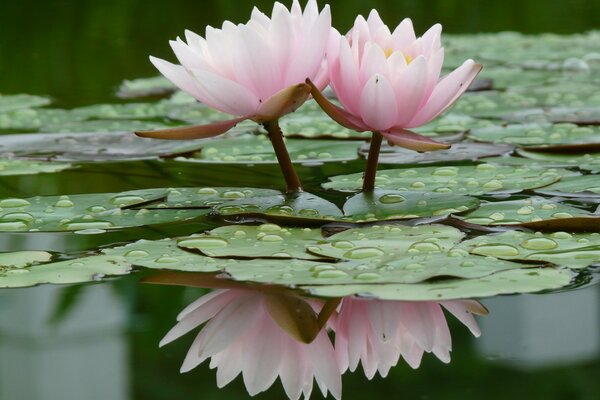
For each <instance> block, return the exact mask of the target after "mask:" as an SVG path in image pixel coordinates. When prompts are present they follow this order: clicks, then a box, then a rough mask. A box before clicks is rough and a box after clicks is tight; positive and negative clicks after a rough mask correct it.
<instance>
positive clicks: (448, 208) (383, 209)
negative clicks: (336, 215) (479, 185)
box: [344, 189, 479, 222]
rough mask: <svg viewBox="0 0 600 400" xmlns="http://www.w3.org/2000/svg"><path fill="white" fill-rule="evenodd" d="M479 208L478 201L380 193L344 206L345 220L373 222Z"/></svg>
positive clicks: (441, 195)
mask: <svg viewBox="0 0 600 400" xmlns="http://www.w3.org/2000/svg"><path fill="white" fill-rule="evenodd" d="M478 206H479V200H477V199H476V198H474V197H467V196H461V195H455V194H446V193H422V192H399V191H394V190H381V189H377V190H375V191H374V192H372V193H358V194H356V195H354V196H352V197H351V198H350V199H348V201H346V203H345V204H344V215H345V216H346V218H344V220H349V221H352V222H370V221H382V220H391V219H409V218H420V217H435V216H444V215H449V214H456V213H462V212H465V211H468V210H471V209H474V208H477V207H478Z"/></svg>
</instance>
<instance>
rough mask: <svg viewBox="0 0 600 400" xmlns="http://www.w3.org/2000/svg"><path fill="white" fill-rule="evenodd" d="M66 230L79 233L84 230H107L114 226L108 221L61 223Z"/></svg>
mask: <svg viewBox="0 0 600 400" xmlns="http://www.w3.org/2000/svg"><path fill="white" fill-rule="evenodd" d="M61 225H64V226H65V228H66V229H68V230H75V231H81V230H86V229H107V228H112V227H113V226H114V225H113V224H112V222H108V221H93V222H69V221H68V220H67V222H66V223H61Z"/></svg>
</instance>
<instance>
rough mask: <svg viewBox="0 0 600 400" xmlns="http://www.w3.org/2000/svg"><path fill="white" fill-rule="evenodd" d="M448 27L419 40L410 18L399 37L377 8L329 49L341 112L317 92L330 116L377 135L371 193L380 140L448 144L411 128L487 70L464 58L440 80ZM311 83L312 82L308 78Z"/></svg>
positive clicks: (424, 147) (415, 146) (368, 178)
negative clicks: (443, 32)
mask: <svg viewBox="0 0 600 400" xmlns="http://www.w3.org/2000/svg"><path fill="white" fill-rule="evenodd" d="M441 31H442V27H441V25H439V24H436V25H434V26H433V27H431V28H430V29H429V30H428V31H427V32H425V34H424V35H423V36H422V37H419V38H417V37H416V35H415V32H414V29H413V25H412V21H411V20H410V19H408V18H407V19H404V20H403V21H402V22H401V23H400V24H399V25H398V27H396V29H394V31H393V32H391V31H390V29H389V28H388V27H387V26H386V25H385V24H384V23H383V21H382V20H381V18H380V17H379V14H378V13H377V11H375V10H373V11H372V12H371V13H370V14H369V17H368V19H367V20H365V19H364V18H363V17H362V16H359V17H357V18H356V20H355V23H354V27H353V28H352V29H351V31H350V32H349V33H348V34H347V35H346V36H340V35H339V34H338V35H337V36H338V38H337V40H334V39H332V42H333V44H332V45H331V47H330V48H329V50H328V53H327V59H328V63H329V76H330V80H331V87H332V88H333V90H334V91H335V94H336V96H337V98H338V100H339V102H340V103H341V105H342V106H343V108H342V107H338V106H336V105H335V104H333V103H331V102H330V101H328V100H327V99H326V98H325V97H324V96H323V95H322V94H321V93H320V90H319V88H318V86H316V85H313V88H312V95H313V96H314V97H315V100H317V102H318V103H319V105H320V106H321V107H322V108H323V109H324V111H325V112H327V114H329V116H330V117H331V118H332V119H334V120H335V121H336V122H338V123H339V124H341V125H343V126H345V127H347V128H349V129H353V130H356V131H361V132H362V131H373V140H372V141H371V143H372V144H371V150H372V152H371V153H370V154H369V160H368V167H367V172H366V173H365V186H364V187H363V189H365V191H368V190H372V189H373V184H374V176H375V170H376V166H377V158H378V156H379V148H380V146H381V141H382V135H383V137H385V138H386V139H387V140H388V141H389V142H391V143H393V144H396V145H399V146H402V147H406V148H408V149H412V150H416V151H428V150H438V149H445V148H448V147H449V146H448V145H446V144H442V143H438V142H435V141H433V140H431V139H429V138H426V137H423V136H420V135H417V134H416V133H413V132H410V131H408V129H410V128H415V127H418V126H421V125H424V124H426V123H428V122H429V121H431V120H432V119H434V118H435V117H437V116H438V115H440V114H441V113H442V112H444V111H445V110H446V109H448V107H450V106H451V105H452V104H453V103H454V102H455V101H456V100H457V99H458V98H459V97H460V95H462V94H463V93H464V92H465V91H466V90H467V88H468V87H469V85H470V84H471V82H472V81H473V80H474V79H475V77H476V76H477V74H478V73H479V71H480V70H481V68H482V66H481V64H477V63H475V62H474V61H473V60H466V61H465V62H464V63H463V64H462V65H461V66H460V67H458V68H457V69H455V70H454V71H452V72H451V73H449V74H448V75H446V76H445V77H443V78H442V79H440V74H441V70H442V64H443V62H444V48H443V47H442V45H441V39H440V37H441ZM307 83H309V84H310V82H308V81H307Z"/></svg>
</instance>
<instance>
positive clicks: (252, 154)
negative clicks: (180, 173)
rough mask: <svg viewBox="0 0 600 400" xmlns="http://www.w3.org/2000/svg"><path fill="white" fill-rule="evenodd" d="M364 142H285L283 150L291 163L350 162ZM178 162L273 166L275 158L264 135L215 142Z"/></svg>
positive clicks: (296, 140) (356, 155)
mask: <svg viewBox="0 0 600 400" xmlns="http://www.w3.org/2000/svg"><path fill="white" fill-rule="evenodd" d="M362 144H363V142H357V141H339V140H308V139H287V140H286V147H287V149H288V152H289V153H290V157H291V159H292V162H296V163H309V162H319V163H320V162H331V161H349V160H355V159H357V158H358V154H357V153H358V148H359V147H360V146H361V145H362ZM176 160H177V161H190V162H199V163H243V164H264V163H266V164H275V163H277V157H276V156H275V152H274V151H273V146H272V145H271V142H270V141H269V139H268V138H267V136H266V135H253V134H246V135H240V136H237V137H234V138H228V139H216V140H212V141H210V142H207V144H206V145H205V146H204V148H203V149H202V150H201V151H200V152H198V153H196V154H195V155H194V156H193V157H187V158H182V157H178V158H176Z"/></svg>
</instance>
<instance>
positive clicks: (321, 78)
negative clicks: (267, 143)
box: [151, 0, 331, 120]
mask: <svg viewBox="0 0 600 400" xmlns="http://www.w3.org/2000/svg"><path fill="white" fill-rule="evenodd" d="M330 32H331V15H330V11H329V6H325V8H324V9H323V10H322V12H320V13H319V9H318V6H317V3H316V0H309V1H308V3H307V5H306V8H305V10H304V12H303V11H302V9H301V8H300V4H299V3H298V0H294V2H293V5H292V8H291V11H290V10H288V9H287V8H286V7H285V6H284V5H282V4H281V3H275V5H274V7H273V13H272V16H271V18H269V17H268V16H266V15H265V14H263V13H262V12H260V11H259V10H258V9H256V8H255V9H254V10H253V12H252V16H251V19H250V21H248V23H246V24H239V25H235V24H233V23H231V22H230V21H225V22H224V23H223V26H222V28H221V29H215V28H212V27H207V28H206V35H205V38H202V37H201V36H199V35H197V34H195V33H193V32H190V31H186V40H187V43H186V42H184V41H183V40H181V39H177V40H176V41H172V42H171V47H172V48H173V51H174V52H175V54H176V56H177V59H178V60H179V62H180V63H181V65H175V64H171V63H169V62H167V61H164V60H161V59H158V58H155V57H151V61H152V63H153V64H154V65H155V66H156V68H158V70H159V71H160V72H161V73H162V74H163V75H165V76H166V77H167V78H168V79H170V80H171V81H172V82H173V83H175V84H176V85H177V86H178V87H179V88H180V89H182V90H184V91H186V92H188V93H189V94H191V95H192V96H193V97H195V98H196V99H198V100H199V101H200V102H202V103H205V104H207V105H209V106H210V107H212V108H215V109H217V110H220V111H223V112H225V113H228V114H232V115H237V116H242V117H252V118H257V119H260V120H266V119H274V118H278V117H280V116H281V115H282V114H285V113H288V112H290V111H293V109H294V108H297V107H298V106H300V105H301V104H302V102H303V101H304V100H306V96H307V95H308V93H307V92H304V96H302V95H300V97H298V98H297V100H298V101H297V102H296V103H295V104H294V105H293V107H292V106H289V107H283V106H284V104H282V103H281V102H282V101H285V100H286V99H288V96H277V94H278V93H280V92H281V91H282V90H283V91H285V90H289V88H290V87H293V86H295V85H298V84H301V85H304V81H305V80H306V78H310V79H315V82H316V83H317V86H320V87H324V86H326V85H327V82H328V76H327V68H326V65H325V63H324V59H325V50H326V47H327V43H328V38H329V34H330Z"/></svg>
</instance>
